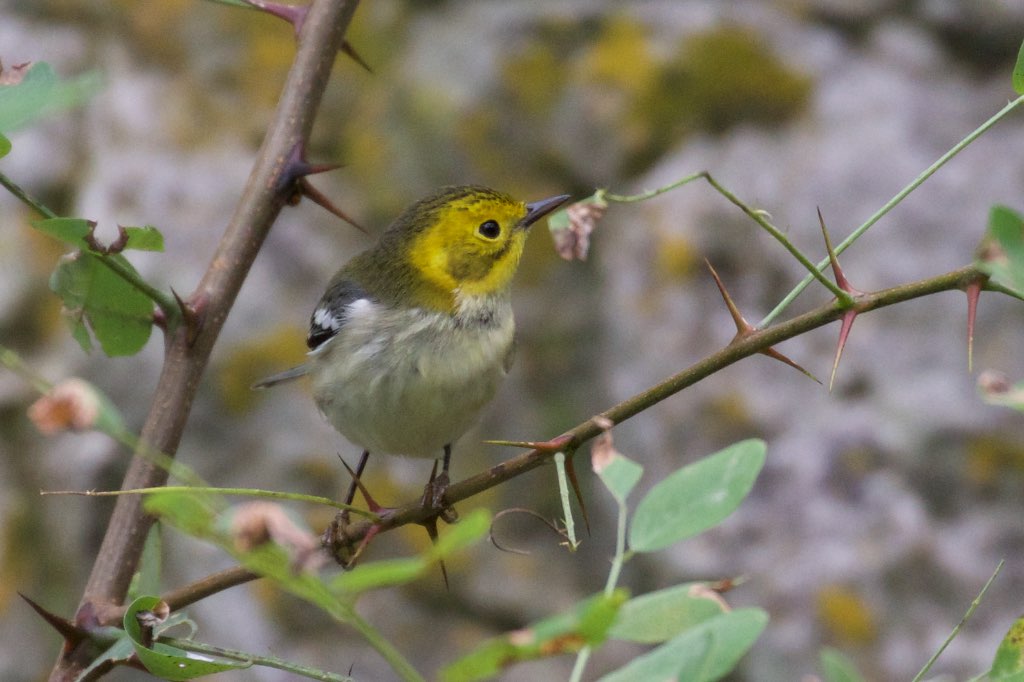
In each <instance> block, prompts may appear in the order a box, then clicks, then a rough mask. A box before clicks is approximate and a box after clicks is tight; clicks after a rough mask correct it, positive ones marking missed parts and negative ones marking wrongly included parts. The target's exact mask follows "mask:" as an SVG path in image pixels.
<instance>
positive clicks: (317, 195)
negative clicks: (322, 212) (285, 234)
mask: <svg viewBox="0 0 1024 682" xmlns="http://www.w3.org/2000/svg"><path fill="white" fill-rule="evenodd" d="M335 168H338V166H331V167H330V169H329V170H333V169H335ZM325 170H327V169H326V168H325ZM311 172H313V173H322V172H323V171H319V170H314V171H311ZM293 196H305V197H308V198H309V199H310V200H311V201H312V202H313V203H314V204H317V205H318V206H320V207H322V208H325V209H327V210H328V211H330V212H331V213H333V214H334V215H336V216H338V217H339V218H341V219H342V220H344V221H345V222H346V223H348V224H349V225H351V226H352V227H354V228H356V229H357V230H359V231H360V232H362V233H363V234H369V232H367V231H366V228H364V227H363V226H362V225H360V224H359V223H357V222H356V221H355V220H353V219H352V218H351V217H350V216H349V215H348V214H347V213H345V212H344V211H342V210H341V209H340V208H338V207H337V206H335V205H334V204H333V203H332V202H331V200H330V199H328V198H327V197H326V196H325V195H324V194H323V193H322V192H321V191H320V190H318V189H317V188H316V187H314V186H313V185H312V184H310V182H309V180H306V179H305V178H300V179H299V191H298V192H296V193H295V195H293ZM296 203H298V202H296Z"/></svg>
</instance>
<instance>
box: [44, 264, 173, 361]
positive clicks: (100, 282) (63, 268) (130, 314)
mask: <svg viewBox="0 0 1024 682" xmlns="http://www.w3.org/2000/svg"><path fill="white" fill-rule="evenodd" d="M109 258H111V259H115V260H117V261H118V262H119V263H120V264H121V266H122V267H124V268H127V269H129V270H132V269H133V268H132V266H131V264H130V263H128V261H127V260H126V259H125V258H124V257H123V256H120V255H115V256H110V257H109ZM50 288H51V289H52V290H53V291H54V293H56V294H57V295H58V296H59V297H60V299H61V301H62V303H63V304H64V309H65V314H66V315H67V316H68V318H69V321H70V323H71V325H72V335H73V336H74V337H75V339H76V340H78V342H79V343H80V344H82V347H83V348H84V349H85V350H89V348H88V345H87V344H86V343H83V341H86V340H87V336H88V335H87V334H86V333H85V327H84V322H85V321H88V323H89V327H90V328H91V329H92V332H93V334H94V335H95V336H96V340H97V341H98V342H99V344H100V347H101V348H102V349H103V352H104V353H106V354H107V355H109V356H111V357H114V356H118V355H132V354H134V353H137V352H139V350H141V349H142V347H143V346H145V345H146V342H147V341H148V340H149V336H150V334H151V333H152V331H153V302H152V301H151V300H150V299H149V297H148V296H147V295H146V294H144V293H142V292H141V291H139V290H138V289H136V288H135V287H133V286H132V285H131V284H129V283H128V282H126V281H125V280H124V279H122V278H121V277H120V276H118V275H116V274H115V273H114V272H113V271H112V270H110V268H108V267H107V266H106V265H105V264H104V263H103V262H101V261H100V259H99V258H98V257H97V256H94V255H92V254H91V253H87V252H80V253H77V254H74V255H71V256H65V257H64V258H63V259H61V262H60V263H59V264H58V265H57V269H56V270H55V271H54V272H53V274H52V275H51V276H50Z"/></svg>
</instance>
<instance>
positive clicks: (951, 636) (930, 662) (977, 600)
mask: <svg viewBox="0 0 1024 682" xmlns="http://www.w3.org/2000/svg"><path fill="white" fill-rule="evenodd" d="M1005 563H1006V559H1000V560H999V563H998V564H997V565H996V570H995V571H993V572H992V576H991V577H990V578H989V579H988V582H987V583H985V586H984V587H982V588H981V592H979V593H978V596H977V597H975V598H974V601H972V602H971V606H970V608H968V609H967V613H965V614H964V617H963V618H961V619H960V622H959V623H957V624H956V627H955V628H953V631H952V632H951V633H949V637H947V638H946V641H945V642H943V643H942V646H940V647H939V650H938V651H936V652H935V653H934V654H933V655H932V657H931V658H929V659H928V662H927V663H925V664H924V667H923V668H921V672H919V673H917V675H915V676H914V679H913V680H911V682H920V680H921V679H922V678H923V677H924V676H925V675H927V674H928V671H929V670H931V667H932V666H933V665H935V661H937V660H938V659H939V656H941V655H942V652H943V651H945V650H946V647H948V646H949V643H950V642H952V641H953V639H955V638H956V636H957V635H958V634H960V630H962V629H963V627H964V625H965V624H966V623H967V619H968V618H970V617H971V616H972V615H974V611H975V609H977V608H978V605H979V604H980V603H981V599H982V597H984V596H985V593H986V592H988V588H989V587H990V586H991V585H992V583H993V582H994V581H995V579H996V576H997V575H999V572H1000V571H1001V570H1003V564H1005Z"/></svg>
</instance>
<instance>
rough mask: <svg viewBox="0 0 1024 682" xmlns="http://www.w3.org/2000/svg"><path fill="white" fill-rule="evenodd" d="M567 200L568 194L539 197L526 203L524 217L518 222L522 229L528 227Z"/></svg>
mask: <svg viewBox="0 0 1024 682" xmlns="http://www.w3.org/2000/svg"><path fill="white" fill-rule="evenodd" d="M568 200H569V195H568V194H559V195H558V196H557V197H550V198H548V199H541V200H540V201H534V202H532V203H529V204H527V205H526V217H525V218H523V220H522V221H521V222H520V223H519V227H521V228H522V229H526V228H528V227H529V226H530V225H533V224H534V223H535V222H537V221H538V220H540V219H541V218H543V217H544V216H546V215H547V214H549V213H551V212H552V211H554V210H555V209H556V208H558V207H559V206H561V205H562V204H564V203H565V202H567V201H568Z"/></svg>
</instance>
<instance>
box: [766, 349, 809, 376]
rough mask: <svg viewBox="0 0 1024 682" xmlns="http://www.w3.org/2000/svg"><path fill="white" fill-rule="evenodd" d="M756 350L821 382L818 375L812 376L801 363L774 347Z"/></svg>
mask: <svg viewBox="0 0 1024 682" xmlns="http://www.w3.org/2000/svg"><path fill="white" fill-rule="evenodd" d="M758 352H759V353H761V355H767V356H768V357H770V358H773V359H775V360H778V361H779V362H781V363H782V364H784V365H789V366H790V367H792V368H793V369H795V370H796V371H798V372H800V373H801V374H803V375H804V376H805V377H807V378H808V379H810V380H811V381H815V382H817V383H819V384H820V383H821V379H819V378H818V377H816V376H814V375H813V374H811V373H810V372H808V371H807V370H806V369H804V368H803V367H802V366H801V365H799V364H798V363H796V362H794V361H793V360H791V359H790V358H788V357H786V356H785V355H783V354H782V353H780V352H779V351H777V350H775V349H774V348H765V349H764V350H762V351H758Z"/></svg>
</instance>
